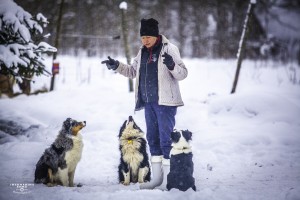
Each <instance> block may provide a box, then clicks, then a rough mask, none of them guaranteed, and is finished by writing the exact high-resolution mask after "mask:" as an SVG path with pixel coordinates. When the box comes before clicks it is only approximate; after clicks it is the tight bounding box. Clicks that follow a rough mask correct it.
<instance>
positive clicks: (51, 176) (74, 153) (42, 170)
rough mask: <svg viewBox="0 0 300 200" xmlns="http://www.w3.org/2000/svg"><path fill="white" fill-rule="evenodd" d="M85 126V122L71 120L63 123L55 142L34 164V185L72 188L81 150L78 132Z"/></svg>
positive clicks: (80, 139) (80, 138)
mask: <svg viewBox="0 0 300 200" xmlns="http://www.w3.org/2000/svg"><path fill="white" fill-rule="evenodd" d="M85 126H86V122H85V121H83V122H77V121H75V120H73V119H71V118H68V119H66V120H65V121H64V122H63V125H62V128H61V130H60V131H59V134H58V136H57V138H56V140H55V141H54V142H53V144H52V145H51V146H50V147H49V148H47V149H46V150H45V152H44V154H43V155H42V156H41V158H40V160H39V161H38V162H37V164H36V169H35V178H34V182H35V183H44V184H47V186H55V185H63V186H70V187H73V186H74V182H73V181H74V174H75V169H76V166H77V163H78V162H79V160H80V158H81V153H82V148H83V142H82V136H81V134H80V130H81V129H82V128H83V127H85Z"/></svg>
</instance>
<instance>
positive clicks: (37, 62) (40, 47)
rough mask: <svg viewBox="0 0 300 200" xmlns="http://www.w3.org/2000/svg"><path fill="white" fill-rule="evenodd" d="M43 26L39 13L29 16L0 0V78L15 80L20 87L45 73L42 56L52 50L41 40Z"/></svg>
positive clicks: (53, 49) (52, 49) (18, 8)
mask: <svg viewBox="0 0 300 200" xmlns="http://www.w3.org/2000/svg"><path fill="white" fill-rule="evenodd" d="M47 24H48V21H47V19H46V18H45V17H44V16H43V15H42V14H41V13H39V14H37V15H36V16H32V15H31V14H30V13H28V12H26V11H25V10H24V9H23V8H21V7H20V6H18V5H17V4H16V3H15V2H13V1H11V0H5V1H4V0H0V74H1V75H5V76H10V77H13V78H16V79H17V81H18V82H19V83H21V85H22V84H24V83H25V82H26V81H27V82H28V81H30V79H31V78H32V77H33V76H34V75H41V74H49V72H47V71H46V69H45V64H44V58H43V57H42V54H43V53H46V52H56V48H54V47H52V46H51V45H49V44H47V43H46V42H43V41H42V40H43V38H44V37H45V36H43V28H44V27H46V25H47ZM21 89H22V90H23V88H21Z"/></svg>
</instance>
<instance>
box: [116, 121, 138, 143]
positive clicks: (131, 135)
mask: <svg viewBox="0 0 300 200" xmlns="http://www.w3.org/2000/svg"><path fill="white" fill-rule="evenodd" d="M143 136H144V133H143V131H142V130H141V129H140V127H138V125H137V124H136V123H135V121H134V120H133V118H132V116H129V117H128V120H125V122H124V123H123V125H122V127H121V129H120V133H119V139H120V143H121V145H125V144H129V145H130V144H131V145H134V144H136V142H137V143H139V139H140V138H142V137H143Z"/></svg>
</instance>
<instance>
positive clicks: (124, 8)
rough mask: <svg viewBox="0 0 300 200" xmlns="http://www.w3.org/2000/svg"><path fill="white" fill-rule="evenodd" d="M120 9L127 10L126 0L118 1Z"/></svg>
mask: <svg viewBox="0 0 300 200" xmlns="http://www.w3.org/2000/svg"><path fill="white" fill-rule="evenodd" d="M119 7H120V9H122V10H127V2H126V1H122V2H121V3H120V6H119Z"/></svg>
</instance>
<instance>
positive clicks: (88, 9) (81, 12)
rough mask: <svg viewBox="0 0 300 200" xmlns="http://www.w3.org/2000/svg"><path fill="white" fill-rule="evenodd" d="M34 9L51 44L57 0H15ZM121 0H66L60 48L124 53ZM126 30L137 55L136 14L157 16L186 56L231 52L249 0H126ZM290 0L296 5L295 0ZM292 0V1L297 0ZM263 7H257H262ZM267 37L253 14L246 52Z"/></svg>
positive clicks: (227, 54) (264, 0) (229, 55)
mask: <svg viewBox="0 0 300 200" xmlns="http://www.w3.org/2000/svg"><path fill="white" fill-rule="evenodd" d="M15 1H16V2H17V3H18V4H19V5H20V6H22V7H24V8H25V9H26V10H28V11H29V12H31V13H32V14H35V13H38V12H42V13H43V14H44V15H45V16H46V17H47V18H48V21H49V22H50V24H49V25H48V27H47V29H46V32H50V33H52V36H51V37H50V38H49V39H48V41H47V42H48V43H49V44H51V45H54V38H55V35H56V33H55V30H56V28H55V26H56V24H57V19H58V9H59V5H60V1H59V0H58V1H53V0H26V1H24V0H15ZM281 1H284V0H281ZM121 2H122V0H101V1H100V0H86V1H79V0H65V2H64V4H65V5H64V9H63V17H62V22H61V24H62V28H61V33H60V37H59V38H60V46H59V47H57V48H58V54H68V55H75V56H78V55H80V54H82V53H84V54H85V55H88V56H98V57H102V56H106V55H112V56H122V55H124V50H123V40H120V39H119V40H118V39H113V38H118V37H117V36H121V35H122V32H121V10H120V8H119V4H120V3H121ZM126 2H127V4H128V10H127V17H128V34H129V43H130V44H131V49H130V50H131V51H130V52H131V54H132V56H135V55H136V53H137V51H138V48H139V46H140V45H141V42H140V37H139V27H140V19H142V18H150V17H153V18H156V19H157V20H158V21H159V28H160V33H161V34H164V35H166V36H167V37H168V38H169V39H170V40H172V42H174V43H176V44H177V45H178V46H179V48H180V52H181V54H182V56H184V57H199V58H201V57H208V58H235V57H236V53H237V49H238V45H239V39H240V35H241V32H242V26H243V22H244V18H245V15H246V10H247V5H248V3H249V2H248V1H245V0H143V1H141V0H127V1H126ZM269 2H276V0H275V1H271V0H261V1H257V3H258V4H257V7H259V8H263V7H266V6H271V4H270V3H269ZM277 2H279V0H278V1H277ZM285 2H293V4H295V5H296V6H298V8H299V7H300V3H299V1H296V0H293V1H285ZM295 2H296V3H295ZM260 10H262V9H257V11H260ZM266 38H267V36H266V33H264V30H263V29H262V27H261V26H260V22H259V20H258V19H257V17H255V16H253V17H252V21H251V25H250V28H249V41H248V44H249V45H248V50H247V51H248V52H249V53H246V54H245V55H247V56H248V57H252V58H256V57H257V56H259V54H260V50H259V48H260V46H261V43H262V42H263V41H264V40H265V39H266Z"/></svg>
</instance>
